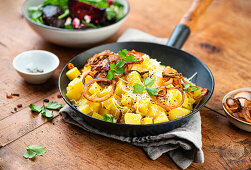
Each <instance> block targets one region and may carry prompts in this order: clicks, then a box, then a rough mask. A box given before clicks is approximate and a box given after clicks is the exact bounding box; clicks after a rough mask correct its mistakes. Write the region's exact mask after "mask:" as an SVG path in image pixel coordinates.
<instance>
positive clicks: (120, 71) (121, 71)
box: [115, 67, 125, 74]
mask: <svg viewBox="0 0 251 170" xmlns="http://www.w3.org/2000/svg"><path fill="white" fill-rule="evenodd" d="M115 71H116V73H117V74H123V73H124V72H125V69H124V68H123V67H121V68H116V69H115Z"/></svg>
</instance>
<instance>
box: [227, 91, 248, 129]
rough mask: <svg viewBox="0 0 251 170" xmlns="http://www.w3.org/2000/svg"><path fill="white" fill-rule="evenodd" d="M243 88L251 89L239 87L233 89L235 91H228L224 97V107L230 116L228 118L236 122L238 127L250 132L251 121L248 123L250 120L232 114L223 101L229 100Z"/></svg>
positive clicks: (233, 122)
mask: <svg viewBox="0 0 251 170" xmlns="http://www.w3.org/2000/svg"><path fill="white" fill-rule="evenodd" d="M242 90H248V91H250V90H251V88H242V89H237V90H233V91H230V92H229V93H227V94H226V95H225V96H224V97H223V99H222V107H223V109H224V111H225V113H226V116H227V118H228V120H229V121H230V122H231V123H232V124H234V125H235V126H236V127H238V128H240V129H242V130H245V131H248V132H251V123H248V122H245V121H242V120H240V119H238V118H236V117H234V116H233V115H232V114H230V113H228V111H227V110H226V108H225V106H224V105H223V103H224V102H225V101H226V100H227V98H228V97H230V96H232V95H233V94H234V93H236V92H238V91H242Z"/></svg>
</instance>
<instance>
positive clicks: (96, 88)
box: [89, 82, 102, 95]
mask: <svg viewBox="0 0 251 170" xmlns="http://www.w3.org/2000/svg"><path fill="white" fill-rule="evenodd" d="M101 91H102V87H101V86H100V85H98V83H97V82H95V83H93V84H92V85H91V87H90V88H89V92H90V93H91V94H97V95H99V93H100V92H101Z"/></svg>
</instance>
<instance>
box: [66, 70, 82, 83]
mask: <svg viewBox="0 0 251 170" xmlns="http://www.w3.org/2000/svg"><path fill="white" fill-rule="evenodd" d="M80 74H81V73H80V71H79V70H78V68H77V67H74V68H73V69H70V70H69V71H67V72H66V76H67V77H68V78H69V79H70V80H73V79H75V78H77V77H78V76H79V75H80Z"/></svg>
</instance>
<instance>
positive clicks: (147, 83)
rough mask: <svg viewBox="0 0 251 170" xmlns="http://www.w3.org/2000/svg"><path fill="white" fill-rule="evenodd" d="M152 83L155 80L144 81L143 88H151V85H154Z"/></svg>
mask: <svg viewBox="0 0 251 170" xmlns="http://www.w3.org/2000/svg"><path fill="white" fill-rule="evenodd" d="M154 81H155V78H153V79H151V78H150V79H145V81H144V85H145V86H151V85H153V83H154Z"/></svg>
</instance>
